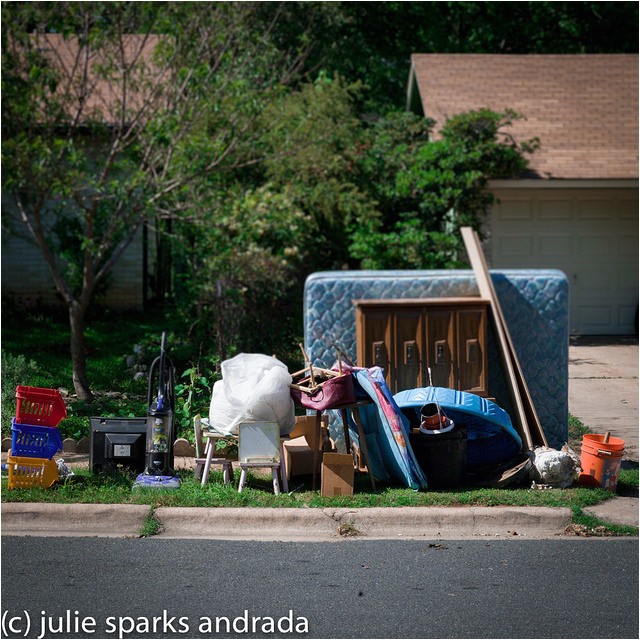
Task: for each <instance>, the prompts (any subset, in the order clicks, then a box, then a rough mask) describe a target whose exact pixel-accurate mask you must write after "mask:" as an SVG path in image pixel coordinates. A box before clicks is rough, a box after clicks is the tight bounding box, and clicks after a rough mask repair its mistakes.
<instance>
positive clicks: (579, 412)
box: [569, 336, 639, 463]
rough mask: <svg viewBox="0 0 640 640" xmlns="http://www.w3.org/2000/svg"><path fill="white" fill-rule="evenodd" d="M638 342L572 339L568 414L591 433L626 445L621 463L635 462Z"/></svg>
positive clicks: (637, 415)
mask: <svg viewBox="0 0 640 640" xmlns="http://www.w3.org/2000/svg"><path fill="white" fill-rule="evenodd" d="M638 398H639V396H638V339H637V338H630V337H617V336H598V337H583V338H577V339H572V340H571V344H570V346H569V412H570V413H571V414H572V415H573V416H575V417H576V418H578V419H579V420H580V422H582V423H583V424H584V425H585V426H587V427H589V429H590V430H591V431H593V432H594V433H606V432H607V431H609V432H611V435H612V436H615V437H616V438H622V439H623V440H624V442H625V455H624V459H625V460H629V461H633V462H636V463H637V462H638V419H639V412H638Z"/></svg>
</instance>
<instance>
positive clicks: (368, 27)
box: [316, 2, 638, 113]
mask: <svg viewBox="0 0 640 640" xmlns="http://www.w3.org/2000/svg"><path fill="white" fill-rule="evenodd" d="M339 4H340V5H342V6H341V14H342V15H341V19H340V20H336V21H334V25H333V28H332V29H331V31H330V32H329V33H328V34H327V38H326V39H327V41H326V42H324V43H323V46H322V48H318V50H316V51H317V55H319V54H320V52H322V56H323V60H322V64H323V65H325V66H326V67H327V68H329V69H331V70H333V71H335V72H338V73H340V74H342V75H343V76H344V77H346V78H348V79H349V80H351V81H356V80H359V81H361V82H363V83H364V84H365V85H366V86H367V87H369V92H368V93H367V94H363V98H364V100H363V102H364V104H365V106H366V108H367V109H369V110H371V111H373V112H375V113H382V112H384V111H386V110H388V109H390V108H394V107H395V108H398V107H403V106H404V100H405V91H406V82H407V75H408V71H409V65H410V58H411V54H413V53H512V54H513V53H520V54H530V53H637V52H638V3H637V2H344V3H339Z"/></svg>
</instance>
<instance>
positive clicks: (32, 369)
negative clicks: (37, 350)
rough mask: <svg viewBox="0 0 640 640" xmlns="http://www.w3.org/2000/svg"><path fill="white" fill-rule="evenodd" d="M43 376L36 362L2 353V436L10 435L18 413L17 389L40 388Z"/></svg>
mask: <svg viewBox="0 0 640 640" xmlns="http://www.w3.org/2000/svg"><path fill="white" fill-rule="evenodd" d="M42 378H43V377H42V376H41V375H40V373H39V369H38V365H37V364H36V362H35V361H34V360H27V358H26V357H25V356H23V355H17V356H16V355H12V354H11V353H7V352H6V351H2V435H3V436H4V435H7V434H9V435H10V430H11V418H12V417H13V416H15V413H16V387H17V386H18V385H29V386H32V387H35V386H40V383H41V381H42Z"/></svg>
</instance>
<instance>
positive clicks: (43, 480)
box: [7, 455, 58, 489]
mask: <svg viewBox="0 0 640 640" xmlns="http://www.w3.org/2000/svg"><path fill="white" fill-rule="evenodd" d="M7 467H8V471H9V483H8V485H7V488H8V489H30V488H31V487H44V488H45V489H46V488H48V487H50V486H51V485H52V484H54V482H56V480H57V479H58V465H57V464H56V462H55V460H47V458H26V457H23V456H11V455H10V456H7Z"/></svg>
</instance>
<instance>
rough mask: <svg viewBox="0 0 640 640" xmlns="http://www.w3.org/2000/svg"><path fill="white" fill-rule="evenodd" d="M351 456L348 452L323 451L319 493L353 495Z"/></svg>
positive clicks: (330, 495)
mask: <svg viewBox="0 0 640 640" xmlns="http://www.w3.org/2000/svg"><path fill="white" fill-rule="evenodd" d="M353 475H354V473H353V456H352V455H351V454H349V453H325V454H324V456H323V457H322V484H321V490H320V493H321V495H323V496H325V497H327V498H330V497H332V496H352V495H353Z"/></svg>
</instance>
